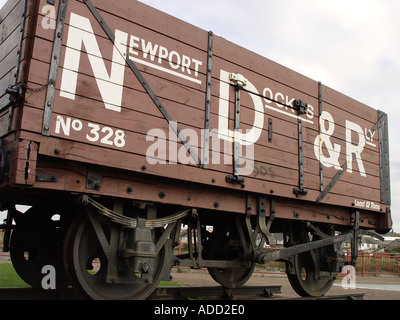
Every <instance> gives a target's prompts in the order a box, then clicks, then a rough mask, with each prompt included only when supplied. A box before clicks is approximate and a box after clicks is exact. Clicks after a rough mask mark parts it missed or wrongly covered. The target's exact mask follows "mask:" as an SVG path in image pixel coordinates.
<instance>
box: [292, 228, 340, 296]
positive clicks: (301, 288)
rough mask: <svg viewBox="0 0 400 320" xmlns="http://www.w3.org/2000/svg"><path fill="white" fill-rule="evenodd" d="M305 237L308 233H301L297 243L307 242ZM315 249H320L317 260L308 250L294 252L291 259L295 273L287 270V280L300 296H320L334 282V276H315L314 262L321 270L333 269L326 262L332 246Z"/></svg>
mask: <svg viewBox="0 0 400 320" xmlns="http://www.w3.org/2000/svg"><path fill="white" fill-rule="evenodd" d="M306 237H308V235H304V233H303V234H302V235H301V237H300V239H301V241H302V242H299V243H305V242H309V240H308V241H307V238H306ZM317 250H320V253H319V257H320V258H319V260H318V261H315V260H316V259H315V258H314V259H313V256H312V253H311V252H310V251H308V252H304V253H300V254H296V255H295V256H294V257H293V259H292V264H293V268H294V272H295V273H294V274H293V273H290V272H289V271H287V276H288V280H289V282H290V284H291V286H292V288H293V290H294V291H295V292H296V293H297V294H298V295H300V296H302V297H322V296H324V295H325V294H326V293H327V292H328V291H329V290H330V289H331V287H332V285H333V283H334V282H335V279H334V278H328V277H320V278H317V277H316V266H315V263H318V264H319V268H320V270H321V271H328V272H329V271H334V270H331V269H334V268H333V266H331V265H329V264H327V263H326V260H327V259H326V258H327V254H328V252H330V251H333V246H328V247H324V248H321V249H317Z"/></svg>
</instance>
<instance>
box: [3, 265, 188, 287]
mask: <svg viewBox="0 0 400 320" xmlns="http://www.w3.org/2000/svg"><path fill="white" fill-rule="evenodd" d="M159 286H160V287H180V286H181V285H180V284H177V283H174V282H172V281H161V282H160V284H159ZM27 287H30V285H28V284H27V283H26V282H25V281H23V280H22V279H21V278H20V277H19V275H18V274H17V272H16V271H15V270H14V267H13V266H12V264H11V263H0V288H27Z"/></svg>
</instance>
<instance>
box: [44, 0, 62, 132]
mask: <svg viewBox="0 0 400 320" xmlns="http://www.w3.org/2000/svg"><path fill="white" fill-rule="evenodd" d="M67 5H68V0H60V5H59V8H58V16H57V25H56V30H55V35H54V44H53V52H52V55H51V63H50V72H49V81H48V84H47V94H46V100H45V106H44V118H43V128H42V134H43V135H45V136H50V127H51V117H52V113H53V102H54V94H55V92H56V80H57V73H58V66H59V63H60V54H61V47H62V40H63V35H64V23H65V16H66V14H67Z"/></svg>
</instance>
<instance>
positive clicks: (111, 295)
mask: <svg viewBox="0 0 400 320" xmlns="http://www.w3.org/2000/svg"><path fill="white" fill-rule="evenodd" d="M109 224H111V223H110V222H108V221H107V222H102V228H103V231H104V233H105V234H106V236H107V237H108V236H109V234H107V233H108V232H109V229H110V228H109ZM107 230H108V231H107ZM64 256H65V267H66V269H67V272H68V275H69V277H70V280H71V283H72V285H73V287H74V288H75V289H76V290H77V291H78V292H80V293H81V294H83V295H84V296H86V297H87V298H89V299H93V300H140V299H146V298H147V297H148V296H149V295H150V294H151V293H152V292H153V291H154V290H155V289H156V287H157V286H158V284H159V282H160V279H161V273H162V268H163V261H164V249H162V250H161V252H160V253H159V255H158V257H157V258H155V261H154V268H153V272H152V275H153V281H152V282H151V283H146V282H145V281H144V280H143V281H140V279H137V280H138V281H137V282H135V283H107V281H106V276H107V265H108V260H107V258H106V256H105V254H104V252H103V249H102V246H101V244H100V242H99V240H98V238H97V235H96V232H95V231H94V229H93V226H92V224H91V222H90V220H89V219H88V217H86V216H82V217H77V219H76V220H75V221H74V222H73V223H72V224H71V227H70V229H69V231H68V234H67V239H66V242H65V246H64ZM119 275H120V276H121V275H124V276H125V277H126V279H132V278H138V277H140V275H135V274H134V273H133V272H130V271H129V270H128V269H127V265H126V264H125V263H124V261H122V260H121V261H119Z"/></svg>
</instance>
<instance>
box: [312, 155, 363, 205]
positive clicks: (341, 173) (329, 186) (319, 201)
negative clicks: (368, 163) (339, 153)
mask: <svg viewBox="0 0 400 320" xmlns="http://www.w3.org/2000/svg"><path fill="white" fill-rule="evenodd" d="M355 158H356V156H355V154H354V153H353V159H352V161H353V160H354V159H355ZM347 166H348V163H347V161H346V163H345V164H344V166H343V167H342V168H341V170H339V172H338V173H337V174H336V176H335V177H334V178H333V179H332V181H331V182H330V183H329V185H328V186H327V187H326V188H325V190H324V191H322V192H321V193H320V195H319V196H318V198H317V203H321V202H322V200H323V199H324V198H325V197H326V196H327V195H328V193H329V192H330V191H331V190H332V188H333V187H334V186H335V184H336V183H337V182H338V181H339V180H340V178H341V177H342V176H343V175H344V173H345V172H346V170H347Z"/></svg>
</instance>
